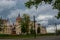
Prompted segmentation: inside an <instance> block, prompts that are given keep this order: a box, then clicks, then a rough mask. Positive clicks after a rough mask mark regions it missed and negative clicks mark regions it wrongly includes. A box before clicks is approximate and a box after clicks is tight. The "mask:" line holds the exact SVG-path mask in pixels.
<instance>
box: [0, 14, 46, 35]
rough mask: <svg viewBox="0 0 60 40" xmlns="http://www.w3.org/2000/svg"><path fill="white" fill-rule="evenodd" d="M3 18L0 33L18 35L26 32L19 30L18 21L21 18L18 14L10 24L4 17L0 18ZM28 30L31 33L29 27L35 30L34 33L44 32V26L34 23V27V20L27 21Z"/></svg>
mask: <svg viewBox="0 0 60 40" xmlns="http://www.w3.org/2000/svg"><path fill="white" fill-rule="evenodd" d="M2 20H3V25H4V26H5V27H2V28H3V30H2V31H0V34H11V35H19V34H26V33H22V32H21V24H20V23H19V22H21V20H22V18H21V17H20V14H19V15H18V17H17V18H16V22H15V23H13V24H11V23H10V22H9V21H8V20H6V19H2ZM28 28H29V30H28V33H29V34H31V28H32V29H33V30H35V33H36V34H46V28H45V27H42V26H41V25H40V24H38V23H35V27H34V22H33V21H30V22H29V27H28Z"/></svg>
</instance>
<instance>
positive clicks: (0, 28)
mask: <svg viewBox="0 0 60 40" xmlns="http://www.w3.org/2000/svg"><path fill="white" fill-rule="evenodd" d="M2 27H3V20H2V18H0V31H2Z"/></svg>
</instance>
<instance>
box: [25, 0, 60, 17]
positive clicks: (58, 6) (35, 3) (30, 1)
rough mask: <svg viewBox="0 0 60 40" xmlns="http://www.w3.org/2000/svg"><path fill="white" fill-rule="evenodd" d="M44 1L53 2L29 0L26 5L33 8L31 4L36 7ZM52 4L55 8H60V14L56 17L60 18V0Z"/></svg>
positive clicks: (49, 0)
mask: <svg viewBox="0 0 60 40" xmlns="http://www.w3.org/2000/svg"><path fill="white" fill-rule="evenodd" d="M42 1H44V2H45V3H49V4H51V3H52V1H53V0H29V1H27V2H26V3H25V6H26V7H28V8H31V6H35V7H36V8H38V5H39V4H41V2H42ZM52 6H53V8H54V9H58V10H59V12H58V15H57V16H56V17H57V18H60V0H55V3H53V5H52Z"/></svg>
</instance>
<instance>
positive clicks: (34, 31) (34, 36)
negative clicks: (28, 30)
mask: <svg viewBox="0 0 60 40" xmlns="http://www.w3.org/2000/svg"><path fill="white" fill-rule="evenodd" d="M33 19H34V37H35V38H36V30H35V28H36V27H35V22H36V20H35V16H33Z"/></svg>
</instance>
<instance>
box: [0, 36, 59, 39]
mask: <svg viewBox="0 0 60 40" xmlns="http://www.w3.org/2000/svg"><path fill="white" fill-rule="evenodd" d="M0 40H60V36H42V37H36V38H18V39H16V38H15V39H0Z"/></svg>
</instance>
